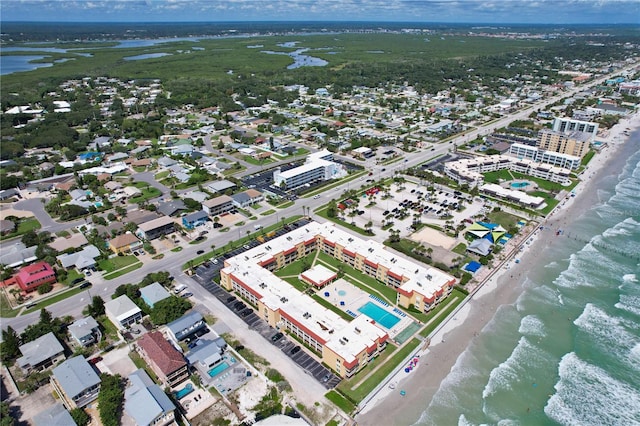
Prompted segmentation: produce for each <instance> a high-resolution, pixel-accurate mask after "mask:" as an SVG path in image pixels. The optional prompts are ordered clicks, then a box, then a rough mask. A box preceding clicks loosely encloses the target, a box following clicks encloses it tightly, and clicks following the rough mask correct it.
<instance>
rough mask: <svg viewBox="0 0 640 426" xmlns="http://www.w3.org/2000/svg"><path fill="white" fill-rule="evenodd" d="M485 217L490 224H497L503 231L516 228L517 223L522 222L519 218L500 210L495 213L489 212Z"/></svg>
mask: <svg viewBox="0 0 640 426" xmlns="http://www.w3.org/2000/svg"><path fill="white" fill-rule="evenodd" d="M487 217H488V218H489V220H490V221H491V222H492V223H499V224H500V225H502V227H503V228H504V229H507V230H508V229H509V228H510V227H512V226H516V224H517V223H518V221H520V220H522V219H521V218H519V217H517V216H514V215H512V214H510V213H507V212H503V211H502V210H500V211H497V212H489V213H487Z"/></svg>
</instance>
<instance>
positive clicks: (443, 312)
mask: <svg viewBox="0 0 640 426" xmlns="http://www.w3.org/2000/svg"><path fill="white" fill-rule="evenodd" d="M456 297H457V299H456ZM466 297H467V295H466V294H464V293H463V292H461V291H460V290H458V289H457V288H454V289H453V291H452V292H451V295H450V296H449V297H448V298H447V299H446V300H444V301H442V302H440V304H439V305H438V306H436V307H435V308H434V309H433V310H432V311H431V312H429V313H428V314H427V315H425V320H426V321H425V322H428V321H429V320H431V319H432V318H434V317H435V316H438V319H437V320H435V321H433V322H431V323H430V324H429V325H427V326H426V327H425V328H423V329H422V330H420V335H421V336H422V337H427V336H428V335H429V334H431V332H432V331H433V330H435V329H436V327H437V326H438V325H440V323H441V322H442V321H443V320H444V319H445V318H446V317H447V316H448V315H449V314H450V313H451V312H453V310H454V309H455V308H456V307H457V306H458V305H459V304H461V303H462V302H463V301H464V299H465V298H466ZM450 300H453V302H451V303H449V304H448V303H447V302H449V301H450Z"/></svg>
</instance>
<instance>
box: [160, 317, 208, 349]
mask: <svg viewBox="0 0 640 426" xmlns="http://www.w3.org/2000/svg"><path fill="white" fill-rule="evenodd" d="M167 328H168V329H169V334H170V336H171V337H172V338H173V339H174V340H175V341H176V342H181V341H183V340H185V339H186V338H188V337H191V336H194V335H196V334H197V335H199V336H201V335H202V334H205V333H207V332H208V331H209V329H208V327H207V323H206V322H204V319H203V318H202V314H200V312H198V311H191V312H189V313H188V314H184V315H183V316H181V317H180V318H178V319H177V320H175V321H173V322H170V323H169V324H167Z"/></svg>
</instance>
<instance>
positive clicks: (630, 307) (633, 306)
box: [614, 294, 640, 316]
mask: <svg viewBox="0 0 640 426" xmlns="http://www.w3.org/2000/svg"><path fill="white" fill-rule="evenodd" d="M614 306H615V307H616V308H618V309H622V310H623V311H627V312H630V313H632V314H635V315H638V316H640V296H635V295H631V294H621V295H620V301H619V302H618V303H616V304H615V305H614Z"/></svg>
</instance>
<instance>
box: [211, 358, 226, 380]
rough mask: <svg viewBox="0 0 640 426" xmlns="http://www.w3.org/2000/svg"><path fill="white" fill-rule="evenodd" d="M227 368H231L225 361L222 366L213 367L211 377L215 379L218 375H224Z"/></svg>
mask: <svg viewBox="0 0 640 426" xmlns="http://www.w3.org/2000/svg"><path fill="white" fill-rule="evenodd" d="M227 368H229V364H227V363H226V361H223V362H221V363H220V364H218V365H216V366H215V367H213V368H212V369H211V370H209V377H215V376H217V375H218V374H220V373H222V372H223V371H224V370H226V369H227Z"/></svg>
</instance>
